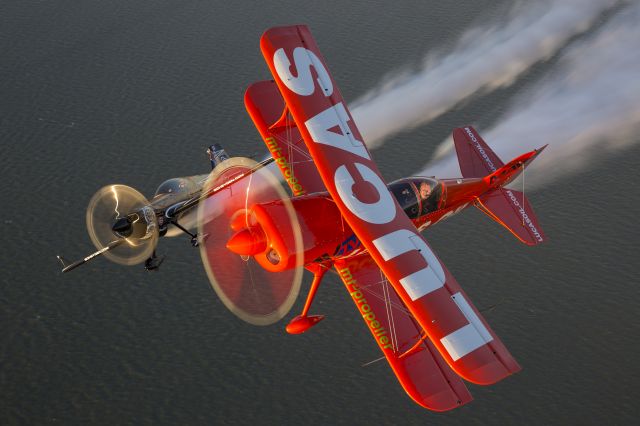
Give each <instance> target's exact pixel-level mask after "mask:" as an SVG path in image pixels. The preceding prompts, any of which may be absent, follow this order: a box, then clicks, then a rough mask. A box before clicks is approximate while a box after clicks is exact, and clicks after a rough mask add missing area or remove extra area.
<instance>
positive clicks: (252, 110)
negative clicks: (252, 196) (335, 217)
mask: <svg viewBox="0 0 640 426" xmlns="http://www.w3.org/2000/svg"><path fill="white" fill-rule="evenodd" d="M244 104H245V107H246V108H247V111H248V112H249V116H251V119H252V120H253V122H254V124H255V125H256V128H257V129H258V132H260V136H262V139H263V140H264V143H265V144H266V145H267V149H268V150H269V152H270V153H271V155H272V156H273V158H274V159H275V162H276V164H277V165H278V168H279V169H280V172H282V175H283V176H284V178H285V180H286V181H287V184H289V187H290V188H291V191H292V192H293V195H294V196H298V195H303V194H309V193H313V192H321V191H326V189H325V187H324V184H323V183H322V179H320V175H318V170H317V169H316V166H315V164H313V159H312V158H311V155H309V151H308V150H307V147H306V145H305V144H304V141H303V140H302V137H300V132H299V131H298V128H297V127H296V123H295V122H294V121H293V119H292V118H291V115H290V114H289V112H288V110H286V109H285V103H284V99H282V95H280V91H279V90H278V86H276V83H275V82H274V81H273V80H269V81H259V82H257V83H253V84H252V85H251V86H249V88H248V89H247V91H246V93H245V95H244Z"/></svg>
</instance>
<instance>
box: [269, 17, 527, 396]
mask: <svg viewBox="0 0 640 426" xmlns="http://www.w3.org/2000/svg"><path fill="white" fill-rule="evenodd" d="M260 46H261V49H262V53H263V55H264V56H265V58H266V61H267V63H268V65H269V68H270V69H271V72H272V73H273V75H274V78H275V81H276V83H277V85H278V87H279V89H280V92H281V93H282V96H283V98H284V99H285V102H286V104H287V106H288V108H289V111H291V115H292V116H293V118H294V120H295V121H296V123H297V127H298V130H299V131H300V134H301V135H302V138H303V139H304V141H305V144H306V145H307V148H308V149H309V153H310V154H311V156H312V157H313V159H314V162H315V164H316V166H317V168H318V171H319V173H320V176H321V178H322V180H323V182H324V184H325V186H326V188H327V190H328V191H329V193H330V194H331V196H332V197H333V200H334V201H335V203H336V205H337V206H338V208H339V209H340V211H341V213H342V215H343V217H344V218H345V220H346V221H347V223H348V224H349V225H350V226H351V228H352V229H353V231H354V232H355V233H356V235H357V236H358V238H359V239H360V241H361V242H362V244H363V245H364V246H365V247H366V248H367V250H368V251H369V253H370V255H371V257H372V258H373V259H374V260H375V262H376V263H377V264H378V265H379V266H380V268H381V269H382V270H383V271H384V274H385V275H386V277H387V278H388V280H389V282H390V283H391V285H392V286H393V288H394V290H395V292H396V293H397V294H398V296H399V297H400V299H401V300H402V302H403V303H404V305H405V306H407V308H408V309H409V311H410V312H411V314H412V315H413V317H414V318H415V319H416V321H417V322H418V323H419V324H420V326H421V327H422V328H423V329H424V330H425V332H426V333H427V335H428V337H429V338H430V339H431V341H432V342H433V344H434V346H435V347H436V348H437V350H438V351H439V352H440V354H441V355H442V356H443V358H444V359H445V360H446V361H447V363H448V364H449V365H450V366H451V368H452V369H453V370H454V371H455V372H456V373H458V374H459V375H460V376H462V377H463V378H465V379H467V380H469V381H471V382H474V383H479V384H490V383H494V382H497V381H498V380H501V379H503V378H504V377H506V376H508V375H509V374H511V373H513V372H516V371H518V370H519V369H520V366H519V365H518V364H517V362H516V361H515V360H514V359H513V358H512V357H511V355H510V354H509V352H508V351H507V349H506V348H505V346H504V345H503V344H502V342H501V341H500V339H499V338H498V337H497V336H496V335H495V333H494V332H493V331H492V330H491V329H490V328H489V326H488V325H487V323H486V322H485V321H484V319H483V318H482V317H481V315H480V313H479V312H478V310H477V309H476V308H475V307H474V306H473V305H472V304H471V302H470V301H469V300H468V298H467V297H466V295H465V294H464V292H463V291H462V290H461V289H460V286H459V285H458V283H457V282H456V280H455V279H454V278H453V276H452V275H451V274H450V273H449V271H448V270H447V269H446V268H445V267H444V265H443V264H442V263H441V262H440V260H439V259H438V258H437V256H436V255H435V253H433V251H432V250H431V248H430V247H429V246H428V245H427V243H426V242H425V240H424V239H423V238H422V236H421V235H420V234H419V233H418V232H417V230H416V228H415V227H414V226H413V223H412V222H411V221H410V220H409V218H408V217H407V216H406V215H405V214H404V212H403V210H402V209H401V208H400V206H399V205H398V203H397V202H396V201H395V199H394V198H393V196H392V195H391V193H390V192H389V191H388V189H387V186H386V184H385V183H384V181H383V180H382V178H381V176H380V173H379V171H378V168H377V167H376V165H375V163H374V162H373V161H372V160H371V156H370V155H369V152H368V150H367V148H366V147H365V145H364V144H363V142H362V136H361V135H360V132H359V131H358V129H357V128H356V126H355V124H354V122H353V119H352V117H351V114H350V113H349V111H348V110H347V107H346V105H345V103H344V100H343V99H342V96H341V95H340V92H339V90H338V88H337V86H336V84H335V82H334V81H333V79H332V78H331V76H330V74H329V72H328V70H327V67H326V64H325V62H324V60H323V59H322V56H321V55H320V51H319V49H318V47H317V45H316V43H315V41H314V40H313V38H312V36H311V33H310V31H309V29H308V28H307V27H306V26H291V27H280V28H273V29H270V30H267V32H265V33H264V35H263V36H262V38H261V41H260Z"/></svg>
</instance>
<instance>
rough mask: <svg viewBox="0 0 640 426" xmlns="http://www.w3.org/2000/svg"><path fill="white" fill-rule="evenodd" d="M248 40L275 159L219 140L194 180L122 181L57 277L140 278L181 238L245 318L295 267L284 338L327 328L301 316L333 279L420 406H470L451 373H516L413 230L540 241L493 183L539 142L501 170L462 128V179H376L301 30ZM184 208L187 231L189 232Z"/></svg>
mask: <svg viewBox="0 0 640 426" xmlns="http://www.w3.org/2000/svg"><path fill="white" fill-rule="evenodd" d="M260 46H261V50H262V53H263V54H264V57H265V59H266V61H267V64H268V66H269V68H270V70H271V72H272V74H273V77H274V80H267V81H260V82H257V83H254V84H252V85H251V86H250V87H249V88H248V90H247V92H246V94H245V105H246V107H247V110H248V112H249V115H250V116H251V118H252V120H253V121H254V123H255V125H256V127H257V129H258V131H259V133H260V135H261V136H262V138H263V140H264V142H265V144H266V146H267V148H268V150H269V152H270V153H271V158H268V159H266V160H264V161H262V162H260V163H256V162H254V161H252V160H249V159H235V158H229V157H228V156H227V155H226V153H225V152H224V150H222V148H221V147H219V146H218V145H215V146H212V147H211V155H212V166H213V171H212V172H211V174H210V175H209V177H208V178H207V179H206V180H205V177H204V176H197V177H191V178H178V179H171V180H169V181H167V182H165V183H164V184H162V185H161V186H160V188H158V191H157V193H156V195H155V196H154V198H153V199H152V200H151V201H150V202H149V201H147V200H146V199H144V197H143V196H142V195H141V194H140V193H138V192H137V191H135V190H133V189H132V188H129V187H125V186H120V185H111V186H107V187H105V188H103V189H102V190H100V191H99V192H98V193H97V194H96V196H94V198H93V199H92V201H91V203H90V206H89V209H88V212H87V226H88V228H89V233H90V235H91V238H92V240H93V242H94V244H95V245H96V247H97V249H98V251H97V252H96V253H94V254H92V255H90V256H88V257H86V258H84V259H82V260H79V261H77V262H74V263H72V264H67V263H66V262H65V261H63V266H64V270H63V272H64V271H69V270H72V269H74V268H76V267H78V266H79V265H82V264H84V263H86V262H87V261H89V260H91V259H93V258H95V257H97V256H99V255H104V256H106V257H109V258H110V259H111V260H114V261H117V262H120V263H126V264H133V263H139V262H141V261H143V260H144V259H147V262H146V267H147V269H157V268H158V267H159V265H160V262H161V261H162V259H161V258H158V257H156V255H155V247H156V242H157V238H158V236H162V235H165V234H167V235H171V233H172V230H181V231H183V232H185V233H187V234H188V235H190V236H191V241H192V243H193V245H194V246H199V247H200V253H201V257H202V260H203V263H204V266H205V269H206V270H207V274H208V277H209V279H210V281H211V284H212V286H213V288H214V289H215V291H216V293H217V294H218V295H219V296H220V298H221V300H222V301H223V302H224V303H225V305H226V306H227V307H228V308H229V309H230V310H231V311H232V312H234V313H235V314H236V315H238V316H239V317H240V318H242V319H244V320H245V321H248V322H250V323H253V324H260V325H266V324H272V323H274V322H276V321H278V320H280V319H281V318H283V317H284V316H285V315H286V314H287V312H288V311H289V310H290V308H291V306H292V305H293V303H294V301H295V299H296V297H297V295H298V292H299V288H300V282H301V279H302V269H303V268H306V269H307V270H309V271H310V272H312V273H313V276H314V277H313V282H312V284H311V288H310V290H309V294H308V296H307V300H306V303H305V305H304V308H303V310H302V313H301V314H300V315H298V316H296V317H295V318H293V319H292V320H291V321H290V322H289V324H288V325H287V326H286V330H287V331H288V332H289V333H292V334H297V333H303V332H305V331H307V330H309V329H310V328H311V327H312V326H314V325H315V324H317V323H318V322H319V321H320V320H321V319H322V318H323V317H322V316H320V315H310V314H309V312H310V307H311V304H312V301H313V299H314V297H315V294H316V291H317V289H318V286H319V285H320V282H321V280H322V278H323V276H324V275H325V273H326V272H327V271H329V270H335V272H337V274H338V275H339V276H340V278H341V279H342V281H343V282H344V285H345V287H346V288H347V292H348V293H349V295H350V296H351V298H352V299H353V302H354V303H355V305H356V309H357V310H358V312H359V315H360V316H361V317H362V319H363V320H364V321H365V323H366V325H367V327H368V328H369V330H370V331H371V334H372V335H373V338H374V339H375V341H376V342H377V344H378V346H379V347H380V350H381V351H382V353H383V354H384V356H385V357H386V359H387V361H388V362H389V365H390V366H391V368H392V369H393V371H394V373H395V374H396V376H397V377H398V380H399V381H400V383H401V384H402V386H403V387H404V389H405V390H406V392H407V393H408V394H409V395H410V396H411V398H413V399H414V400H415V401H416V402H417V403H418V404H420V405H421V406H423V407H426V408H428V409H431V410H437V411H444V410H450V409H453V408H456V407H458V406H461V405H463V404H465V403H467V402H469V401H471V399H472V397H471V395H470V393H469V391H468V390H467V388H466V386H465V385H464V382H463V380H462V379H465V380H467V381H469V382H472V383H476V384H482V385H488V384H492V383H496V382H498V381H500V380H502V379H503V378H505V377H507V376H509V375H510V374H513V373H515V372H517V371H519V370H520V366H519V365H518V363H517V362H516V361H515V360H514V359H513V357H512V356H511V354H510V353H509V351H508V350H507V349H506V347H505V346H504V345H503V343H502V342H501V341H500V339H499V338H498V336H497V335H496V334H495V333H494V332H493V330H491V328H490V327H489V325H488V324H487V322H486V321H485V320H484V318H483V317H482V315H481V314H480V312H479V311H478V309H476V307H475V306H474V305H473V304H472V303H471V301H470V300H469V298H468V297H467V295H466V294H465V293H464V291H463V290H462V289H461V288H460V286H459V285H458V283H457V281H456V280H455V278H454V277H453V275H452V274H451V273H450V272H449V270H448V269H447V268H446V267H445V266H444V264H442V262H441V261H440V259H439V258H438V257H437V256H436V254H435V253H434V252H433V250H431V248H430V247H429V245H428V244H427V242H426V241H425V239H424V238H423V237H422V236H421V235H420V231H422V230H424V229H426V228H427V227H429V226H432V225H434V224H435V223H437V222H439V221H441V220H443V219H445V218H447V217H449V216H451V215H454V214H456V213H458V212H460V211H461V210H463V209H465V208H466V207H469V206H471V205H473V206H476V207H477V208H479V209H480V210H481V211H482V212H484V213H486V214H487V215H488V216H489V217H490V218H492V219H493V220H495V221H496V222H498V223H499V224H501V225H502V226H504V227H505V228H507V229H508V230H509V231H510V232H511V233H512V234H513V235H514V236H515V237H516V238H518V239H519V240H520V241H522V242H523V243H525V244H528V245H535V244H539V243H541V242H543V241H544V240H545V236H544V234H543V232H542V230H541V228H540V226H539V225H538V222H537V220H536V217H535V215H534V213H533V211H532V209H531V206H530V205H529V202H528V201H527V199H526V197H525V196H524V194H523V193H522V192H519V191H515V190H513V189H507V188H504V186H505V185H507V184H509V183H510V182H512V181H513V180H514V179H515V178H516V177H517V176H518V175H519V174H520V173H521V172H522V171H523V170H524V169H525V167H526V166H527V165H528V164H529V163H530V162H531V161H532V160H533V159H534V158H535V157H536V156H537V155H538V154H539V153H540V152H541V151H542V149H544V147H543V148H540V149H537V150H534V151H531V152H528V153H526V154H523V155H521V156H519V157H517V158H515V159H513V160H511V161H510V162H509V163H507V164H504V163H503V162H502V161H501V160H500V159H499V158H498V157H497V155H496V154H495V153H494V152H493V151H492V150H491V149H490V148H489V146H488V145H487V144H486V143H485V142H484V141H483V140H482V138H481V137H480V136H479V135H478V133H477V132H476V131H475V130H474V129H473V128H472V127H465V128H459V129H455V130H454V132H453V138H454V142H455V148H456V152H457V155H458V159H459V163H460V169H461V172H462V178H458V179H436V178H434V177H410V178H405V179H400V180H397V181H395V182H392V183H390V184H388V185H387V184H386V183H385V182H384V181H383V179H382V177H381V175H380V172H379V171H378V169H377V167H376V165H375V163H374V162H373V161H372V159H371V155H370V153H369V151H368V150H367V147H366V146H365V144H364V143H363V140H362V137H361V135H360V133H359V131H358V129H357V127H356V124H355V123H354V121H353V119H352V117H351V114H350V113H349V111H348V109H347V106H346V104H345V102H344V100H343V98H342V96H341V95H340V92H339V90H338V87H337V85H336V83H335V81H334V80H333V78H332V77H331V75H330V74H329V71H328V68H327V66H326V63H325V61H324V59H323V58H322V56H321V54H320V51H319V49H318V47H317V45H316V43H315V41H314V40H313V38H312V36H311V33H310V32H309V29H308V28H307V27H306V26H289V27H279V28H272V29H270V30H268V31H267V32H266V33H265V34H264V35H263V36H262V39H261V43H260ZM269 163H275V164H276V165H277V167H278V168H279V169H280V171H281V172H282V175H283V177H284V180H285V181H286V182H287V184H288V186H289V188H290V190H291V192H292V194H293V196H289V195H288V194H287V193H286V192H285V190H284V188H283V187H282V185H281V184H280V183H279V181H278V180H277V179H276V178H274V177H273V175H271V174H270V172H269V171H268V168H267V167H264V166H266V165H267V164H269ZM195 207H197V213H198V215H197V216H198V217H197V222H198V231H197V234H193V233H191V232H190V231H189V229H188V228H189V225H188V222H189V221H188V217H189V214H190V213H193V212H194V211H195ZM179 221H180V222H179ZM169 225H172V228H169ZM61 260H62V259H61Z"/></svg>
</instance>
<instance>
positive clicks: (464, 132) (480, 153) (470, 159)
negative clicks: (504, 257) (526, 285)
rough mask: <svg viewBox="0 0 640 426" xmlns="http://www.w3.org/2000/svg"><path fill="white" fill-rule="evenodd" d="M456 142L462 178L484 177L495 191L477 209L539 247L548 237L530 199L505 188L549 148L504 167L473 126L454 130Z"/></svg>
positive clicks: (517, 235)
mask: <svg viewBox="0 0 640 426" xmlns="http://www.w3.org/2000/svg"><path fill="white" fill-rule="evenodd" d="M453 142H454V144H455V147H456V153H457V154H458V161H459V163H460V171H461V172H462V177H465V178H478V177H483V178H485V179H486V180H487V183H489V185H490V186H491V187H492V188H493V189H492V190H491V191H490V192H488V193H486V194H485V195H483V196H481V197H480V198H478V199H477V200H476V203H475V205H476V207H477V208H478V209H480V211H482V212H483V213H485V214H486V215H487V216H489V217H490V218H491V219H493V220H495V221H496V222H498V223H499V224H500V225H502V226H504V227H505V228H507V229H508V230H509V232H511V233H512V234H513V235H514V236H515V237H516V238H517V239H519V240H520V241H522V242H523V243H525V244H528V245H536V244H540V243H542V242H544V241H545V240H546V237H545V236H544V233H543V232H542V228H541V227H540V224H539V223H538V219H537V218H536V215H535V214H534V212H533V209H532V208H531V205H530V204H529V201H528V200H527V198H526V197H525V196H524V194H523V193H522V192H520V191H515V190H512V189H506V188H503V186H505V185H507V184H509V183H510V182H512V181H513V180H514V179H515V178H516V177H518V175H519V174H520V173H522V171H523V170H524V169H525V167H526V166H527V165H529V163H531V161H533V159H534V158H536V157H537V156H538V154H540V153H541V152H542V150H543V149H544V148H546V145H545V146H543V147H542V148H540V149H537V150H534V151H531V152H528V153H526V154H523V155H521V156H519V157H517V158H514V159H513V160H511V161H510V162H509V163H507V164H506V165H505V164H504V163H503V162H502V160H500V158H499V157H498V156H497V155H496V153H495V152H493V150H492V149H491V148H489V145H487V143H486V142H485V141H484V140H482V138H481V137H480V135H479V134H478V132H477V131H476V130H475V129H474V128H473V127H471V126H468V127H465V128H458V129H455V130H454V131H453Z"/></svg>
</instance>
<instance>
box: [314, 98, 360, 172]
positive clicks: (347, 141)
mask: <svg viewBox="0 0 640 426" xmlns="http://www.w3.org/2000/svg"><path fill="white" fill-rule="evenodd" d="M348 121H349V114H347V111H346V109H345V108H344V105H343V104H342V102H340V103H339V104H337V105H332V106H330V107H329V108H327V109H325V110H324V111H322V112H321V113H318V114H316V115H315V116H314V117H311V118H310V119H308V120H307V121H305V123H304V124H305V126H306V127H307V130H308V131H309V134H310V135H311V139H313V141H314V142H316V143H321V144H324V145H329V146H333V147H335V148H338V149H342V150H344V151H349V152H350V153H352V154H355V155H358V156H360V157H362V158H366V159H367V160H370V159H371V157H370V156H369V153H368V152H367V148H365V146H364V144H363V143H362V142H361V141H359V140H357V139H356V138H355V137H354V136H353V133H351V129H349V125H348V124H347V122H348ZM336 126H338V127H339V128H340V131H341V132H342V134H339V133H336V132H332V131H331V130H329V129H332V128H335V127H336Z"/></svg>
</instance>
